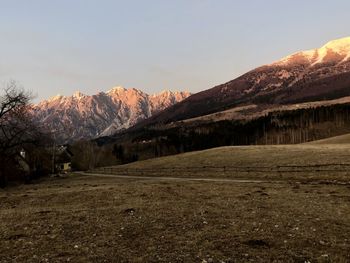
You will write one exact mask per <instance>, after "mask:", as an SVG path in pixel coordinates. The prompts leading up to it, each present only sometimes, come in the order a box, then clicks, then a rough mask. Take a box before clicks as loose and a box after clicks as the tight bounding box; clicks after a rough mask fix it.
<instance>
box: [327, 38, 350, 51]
mask: <svg viewBox="0 0 350 263" xmlns="http://www.w3.org/2000/svg"><path fill="white" fill-rule="evenodd" d="M322 48H328V49H331V50H333V51H334V52H336V53H349V52H350V37H345V38H341V39H337V40H333V41H330V42H328V43H327V44H326V45H324V46H323V47H322Z"/></svg>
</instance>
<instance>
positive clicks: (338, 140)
mask: <svg viewBox="0 0 350 263" xmlns="http://www.w3.org/2000/svg"><path fill="white" fill-rule="evenodd" d="M308 144H310V145H311V144H312V145H320V144H350V134H345V135H340V136H336V137H331V138H327V139H323V140H319V141H314V142H310V143H308Z"/></svg>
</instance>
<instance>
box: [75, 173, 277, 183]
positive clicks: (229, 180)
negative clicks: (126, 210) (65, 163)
mask: <svg viewBox="0 0 350 263" xmlns="http://www.w3.org/2000/svg"><path fill="white" fill-rule="evenodd" d="M75 174H80V175H86V176H94V177H111V178H119V179H126V180H128V179H129V180H130V179H142V180H154V181H181V182H187V181H200V182H227V183H268V182H273V183H284V182H283V181H275V180H273V181H271V180H268V181H263V180H245V179H220V178H217V179H216V178H191V177H171V176H166V177H165V176H137V175H115V174H99V173H84V172H76V173H75Z"/></svg>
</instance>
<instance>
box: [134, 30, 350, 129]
mask: <svg viewBox="0 0 350 263" xmlns="http://www.w3.org/2000/svg"><path fill="white" fill-rule="evenodd" d="M349 95H350V37H347V38H342V39H338V40H333V41H331V42H329V43H327V44H326V45H324V46H323V47H321V48H318V49H313V50H308V51H303V52H297V53H295V54H293V55H290V56H287V57H285V58H283V59H281V60H279V61H277V62H275V63H272V64H269V65H264V66H262V67H259V68H256V69H254V70H252V71H250V72H248V73H246V74H244V75H242V76H240V77H238V78H236V79H234V80H231V81H229V82H227V83H224V84H221V85H219V86H216V87H214V88H212V89H209V90H205V91H202V92H199V93H197V94H194V95H192V96H191V97H190V98H188V99H187V100H185V101H183V102H180V103H178V104H176V105H175V106H173V107H171V109H169V110H165V111H163V112H162V113H161V114H158V115H157V116H154V117H151V118H150V119H147V120H146V121H144V122H142V123H141V124H139V125H137V126H141V125H147V124H151V123H157V122H172V121H178V120H184V119H189V118H194V117H199V116H203V115H206V114H211V113H215V112H220V111H223V110H228V109H234V108H235V107H239V106H244V105H265V108H266V105H287V104H293V103H301V102H311V101H321V100H330V99H337V98H341V97H345V96H349Z"/></svg>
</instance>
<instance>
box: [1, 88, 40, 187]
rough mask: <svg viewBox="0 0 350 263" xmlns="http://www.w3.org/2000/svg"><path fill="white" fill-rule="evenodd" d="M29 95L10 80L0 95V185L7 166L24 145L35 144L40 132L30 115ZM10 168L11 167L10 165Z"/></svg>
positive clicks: (4, 176)
mask: <svg viewBox="0 0 350 263" xmlns="http://www.w3.org/2000/svg"><path fill="white" fill-rule="evenodd" d="M30 99H31V95H30V93H28V92H25V91H24V90H23V89H21V88H19V87H18V85H17V84H16V83H15V82H14V81H12V82H10V83H9V84H8V85H7V86H6V87H5V88H4V89H3V91H2V94H1V96H0V186H4V184H5V183H6V178H7V176H8V175H7V173H9V172H11V169H8V168H9V166H11V165H13V164H15V163H16V158H18V154H19V152H20V151H21V149H23V148H24V147H25V146H26V145H29V144H35V143H37V142H38V141H39V139H40V132H39V129H38V127H37V126H36V125H34V123H33V121H32V117H31V111H30V105H29V101H30ZM10 168H11V167H10Z"/></svg>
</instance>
